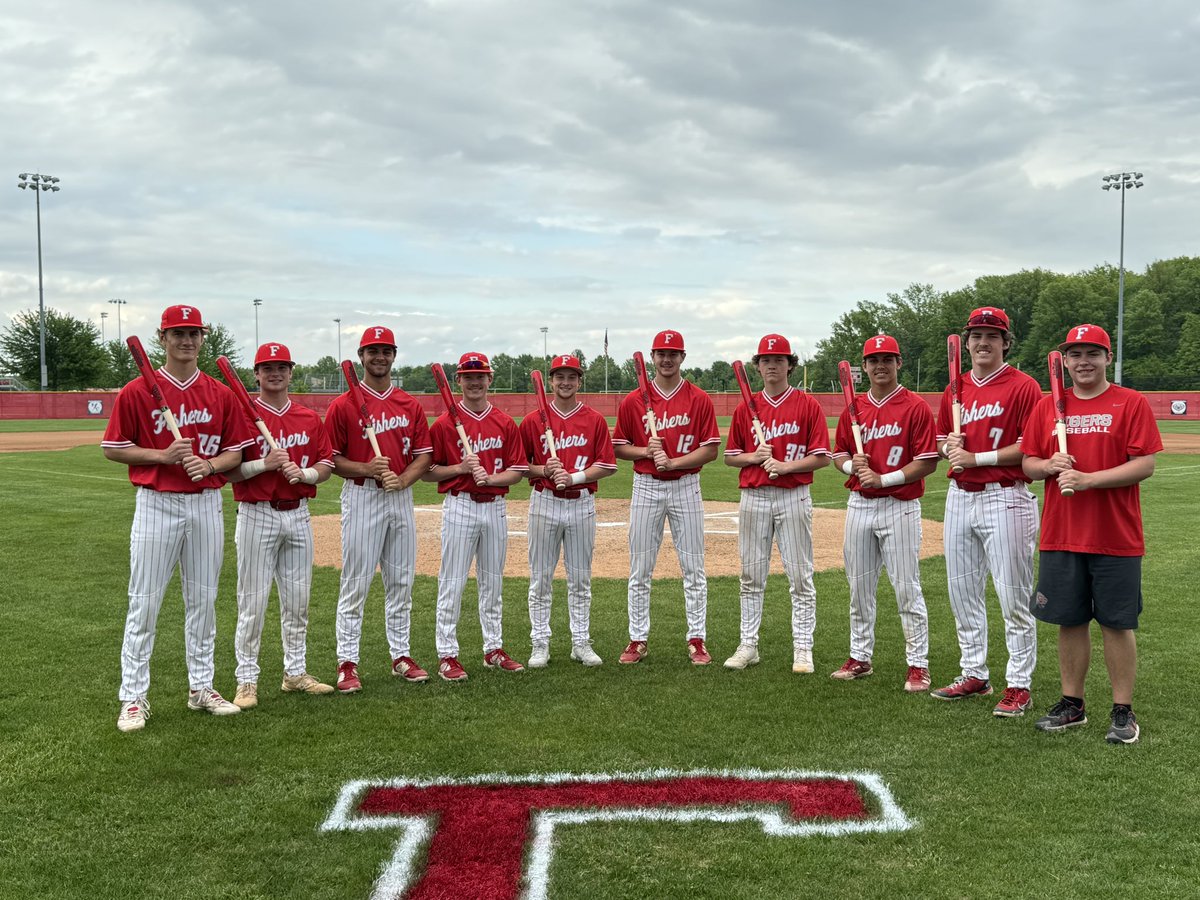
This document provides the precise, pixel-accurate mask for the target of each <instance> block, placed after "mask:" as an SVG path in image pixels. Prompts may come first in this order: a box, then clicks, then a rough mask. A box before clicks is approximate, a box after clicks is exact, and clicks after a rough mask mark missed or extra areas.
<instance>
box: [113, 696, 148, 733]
mask: <svg viewBox="0 0 1200 900" xmlns="http://www.w3.org/2000/svg"><path fill="white" fill-rule="evenodd" d="M148 718H150V701H148V700H147V699H146V698H145V697H138V698H137V699H136V700H125V701H124V702H122V703H121V714H120V715H119V716H117V730H118V731H141V730H142V729H143V728H145V727H146V720H147V719H148Z"/></svg>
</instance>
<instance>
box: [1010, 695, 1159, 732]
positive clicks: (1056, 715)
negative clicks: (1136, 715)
mask: <svg viewBox="0 0 1200 900" xmlns="http://www.w3.org/2000/svg"><path fill="white" fill-rule="evenodd" d="M1086 724H1087V716H1086V715H1084V713H1083V707H1081V706H1076V705H1075V704H1074V703H1072V702H1071V701H1070V700H1068V699H1067V698H1066V697H1064V698H1062V699H1061V700H1059V701H1058V702H1057V703H1055V704H1054V705H1053V706H1052V707H1050V712H1048V713H1046V714H1045V715H1044V716H1042V717H1041V718H1040V719H1038V720H1037V721H1036V722H1034V723H1033V727H1034V728H1036V729H1038V730H1039V731H1066V730H1067V729H1068V728H1072V727H1074V726H1075V725H1086ZM1134 727H1135V728H1136V727H1137V726H1136V725H1135V726H1134Z"/></svg>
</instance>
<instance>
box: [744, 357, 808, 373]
mask: <svg viewBox="0 0 1200 900" xmlns="http://www.w3.org/2000/svg"><path fill="white" fill-rule="evenodd" d="M783 355H784V354H782V353H755V354H754V355H753V356H752V357H750V365H752V366H757V365H758V361H759V360H760V359H762V358H763V357H764V356H783ZM787 361H788V374H789V375H791V374H792V372H794V371H795V370H796V366H798V365H800V357H798V356H797V355H796V354H795V353H788V354H787Z"/></svg>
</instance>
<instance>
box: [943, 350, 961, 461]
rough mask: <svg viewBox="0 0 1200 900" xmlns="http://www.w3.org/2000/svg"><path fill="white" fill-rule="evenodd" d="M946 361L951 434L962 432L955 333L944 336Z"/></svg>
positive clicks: (959, 368) (958, 364)
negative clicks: (952, 418) (952, 422)
mask: <svg viewBox="0 0 1200 900" xmlns="http://www.w3.org/2000/svg"><path fill="white" fill-rule="evenodd" d="M946 361H947V363H949V366H950V411H951V415H953V417H954V431H953V432H952V433H953V434H962V338H960V337H959V336H958V335H957V334H951V335H947V336H946ZM962 470H963V467H962V466H954V474H956V475H959V474H961V473H962Z"/></svg>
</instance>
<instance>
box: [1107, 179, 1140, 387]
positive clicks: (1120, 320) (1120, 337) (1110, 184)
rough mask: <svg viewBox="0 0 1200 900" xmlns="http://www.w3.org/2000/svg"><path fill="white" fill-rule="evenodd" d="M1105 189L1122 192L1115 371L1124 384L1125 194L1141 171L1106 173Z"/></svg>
mask: <svg viewBox="0 0 1200 900" xmlns="http://www.w3.org/2000/svg"><path fill="white" fill-rule="evenodd" d="M1100 180H1101V181H1103V182H1104V185H1103V190H1106V191H1119V192H1120V194H1121V269H1120V274H1119V275H1118V276H1117V365H1116V369H1115V371H1114V373H1113V374H1114V375H1115V376H1116V379H1115V380H1116V382H1117V384H1122V383H1123V382H1122V381H1121V371H1122V368H1123V363H1124V362H1125V194H1126V192H1127V191H1131V190H1133V189H1134V188H1140V187H1141V186H1142V173H1141V172H1121V173H1119V174H1116V175H1105V176H1104V177H1103V178H1102V179H1100Z"/></svg>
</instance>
